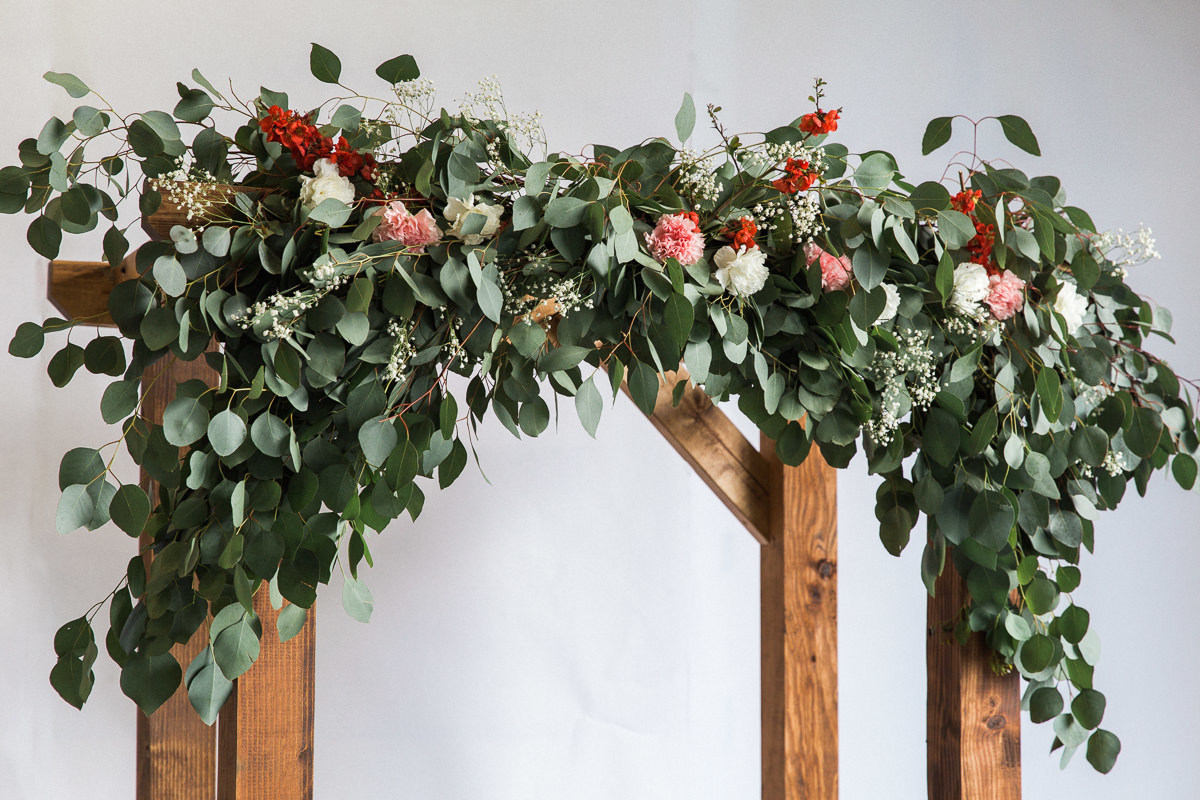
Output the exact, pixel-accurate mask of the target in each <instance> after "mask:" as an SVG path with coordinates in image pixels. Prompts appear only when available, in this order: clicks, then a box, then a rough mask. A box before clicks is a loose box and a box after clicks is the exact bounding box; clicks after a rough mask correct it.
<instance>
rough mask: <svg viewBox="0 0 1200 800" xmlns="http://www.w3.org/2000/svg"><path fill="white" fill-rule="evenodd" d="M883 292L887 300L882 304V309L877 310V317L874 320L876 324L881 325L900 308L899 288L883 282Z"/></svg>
mask: <svg viewBox="0 0 1200 800" xmlns="http://www.w3.org/2000/svg"><path fill="white" fill-rule="evenodd" d="M880 285H881V286H883V291H884V293H886V294H887V302H886V303H884V304H883V311H880V312H879V319H877V320H875V324H876V325H882V324H883V323H885V322H887V321H888V320H889V319H891V318H892V317H894V316H896V312H897V311H899V310H900V290H899V289H897V288H896V287H895V285H894V284H891V283H884V284H880Z"/></svg>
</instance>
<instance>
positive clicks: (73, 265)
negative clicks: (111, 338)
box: [46, 255, 137, 327]
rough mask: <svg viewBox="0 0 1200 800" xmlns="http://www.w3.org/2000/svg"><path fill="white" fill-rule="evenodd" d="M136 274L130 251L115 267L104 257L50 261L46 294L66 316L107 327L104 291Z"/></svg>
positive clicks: (106, 298)
mask: <svg viewBox="0 0 1200 800" xmlns="http://www.w3.org/2000/svg"><path fill="white" fill-rule="evenodd" d="M136 276H137V271H136V269H135V267H134V263H133V255H130V256H129V257H128V258H126V259H125V260H124V261H122V262H121V266H120V267H119V268H118V269H113V268H112V267H111V266H109V264H108V263H106V262H104V261H51V262H50V272H49V280H48V281H47V286H46V296H47V297H48V298H49V300H50V303H51V304H52V305H53V306H54V307H55V308H56V309H58V311H59V313H60V314H62V315H63V316H64V317H65V318H67V319H75V320H79V321H80V322H84V323H86V324H89V325H96V326H98V327H111V326H112V325H113V321H112V317H111V316H110V315H109V313H108V295H109V293H110V292H111V291H112V288H113V287H114V286H116V285H117V284H118V283H120V282H121V281H123V280H125V279H126V278H132V277H136Z"/></svg>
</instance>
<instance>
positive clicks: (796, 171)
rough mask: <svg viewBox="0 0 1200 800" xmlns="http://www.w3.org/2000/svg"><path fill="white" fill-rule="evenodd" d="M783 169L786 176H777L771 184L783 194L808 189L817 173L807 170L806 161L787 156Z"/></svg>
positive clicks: (814, 181)
mask: <svg viewBox="0 0 1200 800" xmlns="http://www.w3.org/2000/svg"><path fill="white" fill-rule="evenodd" d="M783 171H784V172H785V173H787V177H784V178H779V179H778V180H776V181H773V182H772V183H771V185H772V186H774V187H775V188H776V189H778V190H779V191H781V192H783V193H784V194H795V193H796V192H804V191H808V189H809V187H811V186H812V185H813V184H814V183H816V181H817V173H815V172H810V171H809V169H808V162H807V161H798V160H796V159H794V158H789V159H788V160H787V164H785V165H784V167H783Z"/></svg>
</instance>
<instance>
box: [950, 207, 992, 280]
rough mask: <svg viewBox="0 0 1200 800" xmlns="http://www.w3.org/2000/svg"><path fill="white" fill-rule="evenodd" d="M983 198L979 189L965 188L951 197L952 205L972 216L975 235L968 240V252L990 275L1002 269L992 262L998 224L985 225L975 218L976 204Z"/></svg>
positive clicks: (956, 209) (972, 259)
mask: <svg viewBox="0 0 1200 800" xmlns="http://www.w3.org/2000/svg"><path fill="white" fill-rule="evenodd" d="M982 199H983V192H981V191H979V190H978V189H964V190H963V191H961V192H959V193H958V194H956V195H954V196H953V197H951V198H950V207H951V208H953V209H954V210H955V211H961V212H962V213H964V214H966V215H967V216H969V217H970V218H971V222H973V223H974V224H975V236H974V238H972V239H971V241H969V242H967V252H969V253H970V254H971V259H970V260H971V261H972V262H973V263H975V264H979V265H981V266H982V267H983V268H984V269H986V270H987V271H988V274H989V275H996V274H998V273H999V272H1000V269H999V268H998V267H996V266H995V265H994V264H992V248H993V247H994V246H995V244H996V226H995V225H984V224H983V223H981V222H980V221H979V220H977V219H976V218H975V204H976V203H978V202H979V201H980V200H982Z"/></svg>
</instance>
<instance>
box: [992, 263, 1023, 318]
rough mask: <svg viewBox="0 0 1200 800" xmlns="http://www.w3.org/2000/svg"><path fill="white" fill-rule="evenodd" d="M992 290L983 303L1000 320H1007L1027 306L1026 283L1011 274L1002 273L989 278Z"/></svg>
mask: <svg viewBox="0 0 1200 800" xmlns="http://www.w3.org/2000/svg"><path fill="white" fill-rule="evenodd" d="M988 283H989V284H990V288H989V290H988V296H987V299H985V300H984V301H983V302H985V303H987V304H988V307H989V308H991V309H992V315H993V316H995V317H996V319H998V320H1006V319H1008V318H1009V317H1011V316H1012V315H1013V314H1016V313H1017V312H1018V311H1020V310H1021V308H1022V307H1023V306H1024V305H1025V281H1023V280H1021V279H1020V278H1018V277H1017V276H1016V275H1014V274H1013V273H1011V272H1007V271H1006V272H1001V273H1000V274H999V275H992V276H991V277H990V278H988Z"/></svg>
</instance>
